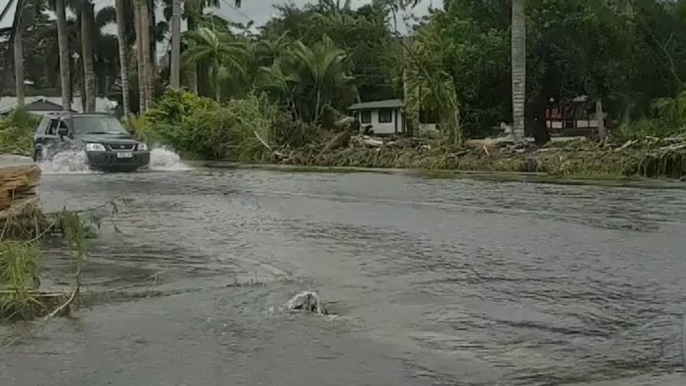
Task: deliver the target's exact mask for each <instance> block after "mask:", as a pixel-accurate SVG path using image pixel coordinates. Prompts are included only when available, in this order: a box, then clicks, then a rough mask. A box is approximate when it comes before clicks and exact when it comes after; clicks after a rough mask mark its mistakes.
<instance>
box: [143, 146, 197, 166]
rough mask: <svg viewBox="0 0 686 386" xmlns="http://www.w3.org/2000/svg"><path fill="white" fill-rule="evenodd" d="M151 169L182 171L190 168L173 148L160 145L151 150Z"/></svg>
mask: <svg viewBox="0 0 686 386" xmlns="http://www.w3.org/2000/svg"><path fill="white" fill-rule="evenodd" d="M149 168H150V170H157V171H180V170H190V167H188V165H186V164H184V163H183V162H181V157H179V155H178V154H176V153H175V152H174V151H173V150H171V149H167V148H166V147H158V148H155V149H152V150H151V151H150V167H149Z"/></svg>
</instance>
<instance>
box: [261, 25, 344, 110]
mask: <svg viewBox="0 0 686 386" xmlns="http://www.w3.org/2000/svg"><path fill="white" fill-rule="evenodd" d="M351 65H352V64H351V61H350V59H349V57H348V56H347V55H346V53H345V51H343V50H339V49H337V48H336V47H335V46H334V43H333V41H332V40H331V39H329V38H328V37H326V36H325V37H324V38H323V39H322V41H320V42H318V43H315V44H314V45H312V46H307V45H305V44H304V43H303V42H302V41H295V42H293V44H291V45H290V47H289V48H288V50H287V51H286V53H285V54H284V55H283V56H281V57H279V58H277V59H276V61H275V63H274V65H273V66H272V67H270V68H265V69H264V70H263V74H262V79H261V86H262V87H263V89H265V90H268V91H271V92H272V95H276V96H277V98H279V99H280V100H281V101H283V102H284V103H285V105H287V106H289V107H290V108H291V109H292V111H293V112H294V114H295V116H296V117H298V118H300V119H303V120H305V121H306V122H321V120H322V118H323V116H324V115H325V112H327V111H330V110H339V111H340V110H342V109H344V108H345V107H347V106H348V105H349V104H350V103H351V102H352V101H354V98H355V95H356V93H357V89H356V87H355V79H354V78H353V77H352V76H351Z"/></svg>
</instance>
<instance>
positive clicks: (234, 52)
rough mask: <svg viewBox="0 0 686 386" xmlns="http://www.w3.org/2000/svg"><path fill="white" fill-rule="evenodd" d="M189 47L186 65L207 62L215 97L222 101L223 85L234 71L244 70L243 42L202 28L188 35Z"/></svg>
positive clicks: (185, 53) (185, 56)
mask: <svg viewBox="0 0 686 386" xmlns="http://www.w3.org/2000/svg"><path fill="white" fill-rule="evenodd" d="M187 39H188V41H189V47H188V48H187V49H186V51H185V52H184V53H183V61H184V63H185V64H186V65H192V64H194V63H203V64H206V65H207V66H208V68H209V72H210V79H212V84H213V87H214V92H215V99H216V100H217V101H218V102H219V101H221V85H222V83H223V82H225V81H227V80H228V79H229V78H230V76H231V73H232V72H242V71H243V68H244V67H243V62H244V59H245V55H246V51H245V46H244V44H243V43H241V42H238V41H236V40H235V39H233V38H232V37H231V36H230V35H228V34H226V33H220V32H214V31H212V30H210V29H209V28H204V27H203V28H200V29H198V30H197V31H192V32H190V33H189V34H188V35H187Z"/></svg>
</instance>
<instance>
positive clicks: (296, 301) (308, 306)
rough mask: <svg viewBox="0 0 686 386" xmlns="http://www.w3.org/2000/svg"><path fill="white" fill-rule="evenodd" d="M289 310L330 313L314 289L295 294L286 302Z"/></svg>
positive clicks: (321, 313) (320, 313)
mask: <svg viewBox="0 0 686 386" xmlns="http://www.w3.org/2000/svg"><path fill="white" fill-rule="evenodd" d="M286 307H287V308H288V309H289V310H297V311H308V312H312V313H315V314H319V315H328V314H329V313H328V311H327V310H326V308H324V305H323V304H322V302H321V300H319V295H318V294H317V293H316V292H313V291H304V292H301V293H299V294H297V295H295V296H293V298H292V299H291V300H289V301H288V303H286Z"/></svg>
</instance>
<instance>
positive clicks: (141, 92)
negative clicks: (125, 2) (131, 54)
mask: <svg viewBox="0 0 686 386" xmlns="http://www.w3.org/2000/svg"><path fill="white" fill-rule="evenodd" d="M134 1H136V3H135V4H134V6H133V13H134V24H135V28H136V62H137V65H138V71H137V72H138V112H139V113H141V114H142V113H144V112H145V110H146V107H147V106H148V102H147V99H148V90H147V87H146V84H147V83H148V80H147V76H146V72H145V65H144V63H143V62H144V60H143V33H142V28H141V7H140V4H139V3H138V2H137V0H134Z"/></svg>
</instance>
